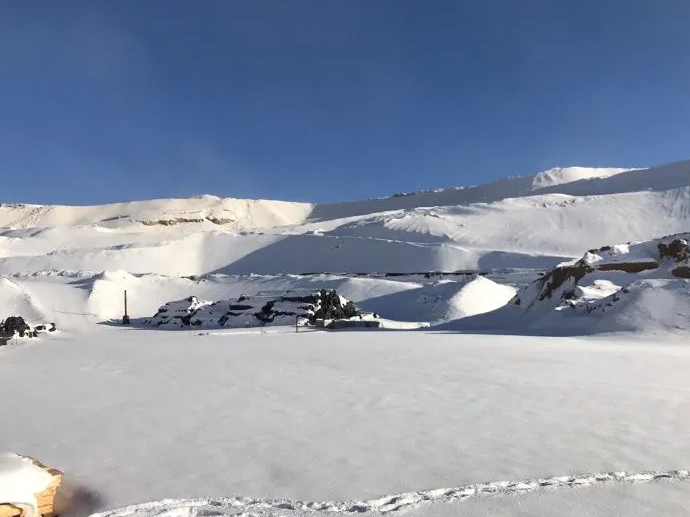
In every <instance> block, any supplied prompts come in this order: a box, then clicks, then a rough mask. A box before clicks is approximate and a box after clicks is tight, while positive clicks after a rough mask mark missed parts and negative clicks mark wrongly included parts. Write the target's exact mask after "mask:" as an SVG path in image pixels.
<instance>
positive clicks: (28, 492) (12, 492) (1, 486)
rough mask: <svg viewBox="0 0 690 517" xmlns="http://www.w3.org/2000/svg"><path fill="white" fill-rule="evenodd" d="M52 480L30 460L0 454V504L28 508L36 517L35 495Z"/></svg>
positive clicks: (6, 453)
mask: <svg viewBox="0 0 690 517" xmlns="http://www.w3.org/2000/svg"><path fill="white" fill-rule="evenodd" d="M5 393H9V391H8V392H5ZM3 414H7V413H3ZM5 422H6V420H5ZM52 479H53V477H52V476H51V475H50V473H49V472H48V471H46V470H44V469H42V468H40V467H38V466H37V465H35V464H34V463H32V462H31V460H29V459H27V458H23V457H22V456H19V455H18V454H15V453H12V452H4V453H0V504H1V503H12V504H15V505H18V506H23V507H28V508H29V510H30V513H31V514H32V515H34V516H37V515H38V503H37V501H36V494H38V493H40V492H43V491H44V490H46V489H47V488H48V485H50V482H51V481H52ZM30 517H31V516H30Z"/></svg>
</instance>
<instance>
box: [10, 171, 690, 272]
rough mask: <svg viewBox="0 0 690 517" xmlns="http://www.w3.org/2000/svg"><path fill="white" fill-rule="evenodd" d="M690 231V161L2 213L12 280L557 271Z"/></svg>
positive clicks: (16, 208) (15, 207) (31, 208)
mask: <svg viewBox="0 0 690 517" xmlns="http://www.w3.org/2000/svg"><path fill="white" fill-rule="evenodd" d="M689 224H690V162H680V163H676V164H671V165H667V166H662V167H656V168H651V169H639V170H637V169H636V170H626V169H588V168H565V169H552V170H550V171H546V172H543V173H539V174H535V175H532V176H524V177H518V178H511V179H506V180H502V181H498V182H494V183H489V184H486V185H480V186H477V187H467V188H451V189H445V190H437V191H427V192H421V193H414V194H409V195H398V196H394V197H391V198H384V199H372V200H366V201H357V202H351V203H338V204H309V203H289V202H280V201H264V200H238V199H221V198H217V197H213V196H202V197H197V198H192V199H168V200H155V201H139V202H131V203H120V204H112V205H104V206H92V207H64V206H34V205H17V204H14V205H9V204H5V205H1V206H0V274H5V275H7V274H13V273H18V272H21V273H27V272H40V271H46V270H76V271H92V272H100V271H106V270H118V269H124V270H126V271H129V272H130V273H137V274H146V273H156V274H163V275H169V276H186V275H200V274H205V273H213V272H215V273H226V274H250V273H258V274H276V273H304V272H332V273H360V272H373V271H390V272H414V271H422V272H423V271H454V270H486V269H499V268H506V267H513V268H547V267H551V266H553V265H555V264H557V263H559V262H562V261H564V260H568V259H572V258H575V257H577V256H579V254H580V253H581V250H582V249H583V248H586V247H590V246H603V245H604V244H606V243H608V242H617V241H630V240H648V239H652V238H655V237H658V236H659V235H667V234H671V233H677V232H681V231H686V230H687V228H688V225H689Z"/></svg>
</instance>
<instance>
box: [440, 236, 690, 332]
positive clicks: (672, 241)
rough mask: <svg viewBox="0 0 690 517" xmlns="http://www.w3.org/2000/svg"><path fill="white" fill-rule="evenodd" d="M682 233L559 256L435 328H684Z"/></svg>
mask: <svg viewBox="0 0 690 517" xmlns="http://www.w3.org/2000/svg"><path fill="white" fill-rule="evenodd" d="M689 240H690V233H681V234H676V235H671V236H668V237H664V238H661V239H654V240H651V241H645V242H635V243H627V244H619V245H616V246H605V247H603V248H600V249H592V250H590V251H588V252H587V253H586V254H585V255H584V256H583V257H582V258H581V259H580V260H577V261H572V262H569V263H564V264H561V265H559V266H558V267H556V268H554V269H552V270H551V271H549V272H547V273H546V274H544V275H543V276H542V277H541V278H540V279H538V280H535V281H534V282H532V283H531V284H530V285H528V286H525V287H524V288H523V289H521V290H520V291H519V292H518V294H517V295H516V296H515V298H514V299H513V300H511V301H510V302H509V303H508V304H507V305H505V306H504V307H501V308H498V309H497V310H495V311H492V312H486V313H484V314H482V315H479V316H477V317H476V318H467V319H458V320H456V321H452V322H450V323H446V324H442V325H440V326H439V327H438V328H439V329H442V330H479V329H484V330H486V331H489V330H492V331H494V332H518V333H523V332H536V333H539V332H546V333H558V334H576V335H579V334H583V333H595V332H622V331H629V332H645V333H649V332H668V331H687V330H690V250H689V249H688V241H689Z"/></svg>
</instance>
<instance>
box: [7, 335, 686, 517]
mask: <svg viewBox="0 0 690 517" xmlns="http://www.w3.org/2000/svg"><path fill="white" fill-rule="evenodd" d="M681 344H682V341H679V340H677V339H676V340H672V339H670V338H665V339H663V340H661V339H658V340H656V341H654V340H650V339H648V338H645V339H642V338H634V337H630V338H625V339H622V338H619V339H617V340H613V339H609V340H592V339H589V340H580V339H563V338H560V339H553V338H535V337H522V338H521V337H507V336H467V335H465V336H464V335H458V334H438V333H425V332H394V333H379V332H346V333H335V334H331V333H323V332H317V331H313V332H303V333H299V334H295V333H294V332H280V331H279V329H274V331H273V332H262V331H261V330H251V331H240V332H236V333H233V332H226V333H224V334H223V335H222V336H220V335H214V336H208V335H199V333H197V332H160V331H146V330H125V329H118V328H113V327H107V326H105V327H98V328H97V329H95V330H91V331H90V332H88V333H84V334H74V335H73V336H67V335H66V333H63V334H62V335H60V336H57V337H56V338H54V339H51V340H42V341H37V342H35V343H34V344H31V345H26V346H14V347H3V348H1V349H0V391H2V392H3V393H8V392H10V390H13V388H14V387H16V386H18V385H22V386H24V387H25V389H23V390H18V391H16V390H15V391H11V393H13V396H12V397H0V414H3V415H7V414H11V415H15V417H16V418H15V420H14V421H15V422H21V425H12V426H8V427H5V428H3V433H2V441H3V446H4V447H5V448H7V449H9V450H16V451H25V453H27V454H31V455H32V456H34V457H39V458H41V459H42V461H46V462H48V463H50V464H52V465H56V466H59V467H60V468H61V470H64V471H65V475H66V480H68V481H69V483H68V484H69V485H70V486H71V487H72V489H73V490H75V491H79V492H81V493H82V494H84V493H88V494H92V496H91V497H90V498H89V500H90V501H92V502H93V505H92V506H91V507H90V508H89V510H90V511H104V512H108V511H110V510H114V509H116V508H119V507H124V506H129V505H132V504H139V503H148V502H151V501H162V502H160V503H156V504H155V505H148V506H144V507H142V508H139V510H137V511H135V512H134V513H136V514H137V515H158V516H162V515H171V514H174V515H178V514H181V513H184V514H185V515H188V514H189V512H192V514H193V515H202V514H206V512H208V511H211V510H213V509H215V512H216V513H215V515H246V516H248V515H270V516H279V515H284V516H290V515H304V514H309V515H320V514H323V515H333V514H334V512H335V514H336V515H337V514H339V513H354V511H357V510H359V511H362V512H365V513H366V512H369V513H372V514H375V513H377V512H379V513H380V512H382V511H383V512H389V513H390V512H394V511H396V510H405V509H414V510H415V511H414V515H441V514H444V513H443V512H446V513H445V515H451V514H458V513H463V514H467V515H485V514H486V511H487V510H486V508H487V507H488V508H491V507H492V506H494V505H509V506H510V507H511V508H514V509H517V508H519V507H520V506H519V505H520V504H521V502H520V501H521V498H522V497H523V495H521V494H526V493H530V492H532V493H534V494H535V495H537V494H539V493H541V494H543V495H544V497H546V501H548V503H549V504H548V505H547V504H542V505H539V504H537V505H536V510H535V511H534V513H533V514H534V515H553V514H554V512H555V513H559V512H558V509H559V508H561V507H564V506H563V505H565V506H566V507H567V506H568V505H573V504H575V506H576V507H577V508H578V509H579V511H580V512H582V511H583V509H584V510H586V509H587V508H588V505H590V504H592V502H593V501H596V500H597V499H598V498H599V497H600V496H602V495H603V497H605V498H606V497H609V495H608V494H609V493H610V492H609V491H610V490H614V489H616V487H617V486H618V485H621V484H625V485H627V484H629V483H634V482H644V481H648V482H649V483H652V484H661V485H664V484H666V483H673V484H674V486H676V485H677V486H676V488H675V489H676V490H683V491H684V492H683V493H684V494H685V495H686V496H687V495H688V494H690V492H688V488H687V487H688V484H686V481H684V480H685V479H686V478H687V472H686V471H685V470H683V469H687V463H688V458H690V446H689V445H688V444H687V440H685V439H684V438H683V431H682V430H683V429H685V428H686V427H687V415H688V414H690V406H688V404H689V403H688V400H689V399H688V397H687V392H688V391H690V381H689V380H688V375H687V371H688V368H690V349H689V348H687V347H685V346H679V345H681ZM56 365H59V366H57V367H56ZM23 408H26V409H23ZM19 417H21V418H19ZM46 421H50V422H51V425H50V426H46V425H44V423H45V422H46ZM548 485H551V486H550V488H549V486H548ZM574 487H579V488H577V493H578V496H577V497H578V501H576V503H573V502H572V500H571V498H572V497H573V495H572V494H573V490H575V488H574ZM588 487H589V488H588ZM631 489H632V486H631V487H630V488H625V489H624V490H628V492H627V493H630V492H629V490H631ZM616 490H617V489H616ZM621 490H623V488H621ZM658 490H662V493H663V490H664V489H663V487H660V488H659V489H655V488H653V487H652V488H651V489H650V490H649V491H648V492H644V491H643V492H633V495H634V497H636V498H637V499H638V500H641V501H642V502H643V506H645V507H648V506H655V505H659V506H657V507H662V508H664V506H663V505H664V500H658V499H657V498H658V496H659V492H658ZM491 495H493V497H489V496H491ZM235 497H237V499H233V498H235ZM611 497H612V496H611ZM170 498H182V499H183V500H182V501H177V502H176V503H174V504H171V502H170V501H168V502H166V501H164V500H166V499H170ZM209 498H211V499H217V498H221V499H222V498H230V499H226V500H224V502H222V501H221V502H218V501H215V502H214V501H213V500H211V499H209ZM496 498H498V499H500V501H498V502H495V501H494V499H496ZM197 499H201V500H202V501H201V502H199V501H197ZM501 501H503V502H501ZM532 501H534V499H532ZM687 501H688V498H687V497H685V498H678V500H677V501H676V502H677V503H678V505H679V506H678V507H676V508H675V510H674V511H672V512H670V513H667V514H666V515H683V512H687V511H688V510H689V509H690V507H689V506H688V503H687ZM310 502H312V503H310ZM439 505H440V506H439ZM465 505H467V506H465ZM486 505H488V506H486ZM195 508H196V510H195ZM444 508H445V509H444ZM202 510H204V511H203V512H202ZM451 510H452V511H451ZM132 511H133V510H131V509H130V510H128V512H130V513H132ZM197 511H198V512H199V513H196V512H197ZM438 512H441V513H438ZM453 512H455V513H453ZM125 513H127V512H125ZM559 514H560V513H559ZM573 514H577V513H575V512H574V513H573ZM63 515H70V513H69V511H68V512H67V513H63ZM113 515H121V513H118V512H116V513H115V514H113ZM632 515H637V513H635V512H633V513H632Z"/></svg>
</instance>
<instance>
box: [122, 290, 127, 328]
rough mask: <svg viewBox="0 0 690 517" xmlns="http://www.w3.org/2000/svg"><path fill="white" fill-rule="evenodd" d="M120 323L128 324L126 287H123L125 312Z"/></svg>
mask: <svg viewBox="0 0 690 517" xmlns="http://www.w3.org/2000/svg"><path fill="white" fill-rule="evenodd" d="M122 324H123V325H129V314H127V289H125V314H124V315H123V316H122Z"/></svg>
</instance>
